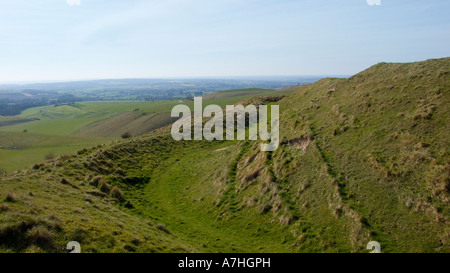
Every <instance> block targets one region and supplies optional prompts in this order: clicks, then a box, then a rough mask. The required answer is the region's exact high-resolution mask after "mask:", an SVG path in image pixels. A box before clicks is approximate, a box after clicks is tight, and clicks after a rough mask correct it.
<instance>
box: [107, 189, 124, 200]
mask: <svg viewBox="0 0 450 273" xmlns="http://www.w3.org/2000/svg"><path fill="white" fill-rule="evenodd" d="M109 194H110V195H111V197H113V198H116V199H117V200H122V199H123V193H122V191H121V190H120V189H119V188H118V187H113V188H112V189H111V192H110V193H109Z"/></svg>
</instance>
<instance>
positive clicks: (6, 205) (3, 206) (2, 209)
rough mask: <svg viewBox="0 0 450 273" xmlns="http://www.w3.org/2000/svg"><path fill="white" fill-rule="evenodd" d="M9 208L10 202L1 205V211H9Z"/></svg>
mask: <svg viewBox="0 0 450 273" xmlns="http://www.w3.org/2000/svg"><path fill="white" fill-rule="evenodd" d="M8 210H9V206H8V204H5V203H3V204H2V205H1V206H0V211H8Z"/></svg>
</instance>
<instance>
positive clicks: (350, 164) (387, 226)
mask: <svg viewBox="0 0 450 273" xmlns="http://www.w3.org/2000/svg"><path fill="white" fill-rule="evenodd" d="M449 71H450V58H446V59H440V60H430V61H427V62H421V63H411V64H378V65H376V66H374V67H372V68H370V69H368V70H366V71H364V72H361V73H359V74H357V75H355V76H353V77H351V78H349V79H323V80H321V81H319V82H317V83H315V84H313V85H309V86H302V87H295V88H293V89H295V92H294V93H293V94H292V95H290V96H288V97H286V98H284V99H282V100H280V101H278V102H276V104H279V105H280V122H281V123H280V133H281V134H280V138H281V140H282V143H281V145H280V148H279V149H278V150H276V151H274V152H261V151H260V149H259V147H260V146H259V144H261V143H260V142H249V141H213V142H208V141H180V142H176V141H174V140H173V139H172V137H171V136H170V132H169V128H162V129H159V130H156V131H154V132H152V133H151V134H148V135H144V136H141V137H136V138H132V139H128V140H117V141H113V142H110V143H108V144H106V145H102V146H100V147H94V148H90V149H83V150H81V151H79V152H78V153H77V155H75V156H62V157H60V158H56V159H53V160H49V161H47V162H46V163H44V164H36V165H35V166H33V169H31V170H26V171H21V172H18V173H15V174H14V173H13V174H6V175H3V176H2V177H1V178H0V214H1V217H2V219H4V221H2V222H1V223H0V251H4V252H41V251H42V252H56V251H55V249H60V248H62V247H64V246H65V244H67V242H68V241H69V240H78V239H79V240H80V241H81V243H82V249H84V252H231V253H235V252H360V253H367V252H368V250H367V249H366V246H367V243H368V242H370V241H378V242H379V243H380V244H381V248H382V252H450V248H449V246H450V244H449V240H450V237H449V234H450V229H449V225H448V221H449V219H448V215H450V206H449V200H450V183H449V181H450V180H449V175H450V173H449V169H450V167H449V164H450V154H449V151H448V147H449V143H448V139H449V138H448V132H449V131H450V128H449V123H448V111H449V101H450V98H449V95H450V88H449V85H448V83H449V82H450V81H449ZM332 84H335V86H336V89H335V90H334V91H333V90H330V87H331V86H332ZM291 90H292V89H291ZM221 99H223V98H221ZM113 187H116V188H115V190H114V191H113V190H112V188H113ZM117 189H120V192H121V194H120V195H119V197H117V196H116V195H117V192H118V190H117ZM30 191H31V192H32V194H30V193H29V192H30ZM112 192H114V194H112ZM2 200H3V203H2ZM46 219H50V220H46ZM38 228H39V229H42V230H40V231H39V232H37V231H36V229H38ZM37 235H40V236H38V237H37V238H36V236H37Z"/></svg>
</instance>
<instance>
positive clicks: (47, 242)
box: [27, 226, 53, 247]
mask: <svg viewBox="0 0 450 273" xmlns="http://www.w3.org/2000/svg"><path fill="white" fill-rule="evenodd" d="M27 239H28V242H29V243H30V244H37V245H42V246H47V247H49V246H52V245H53V243H52V234H51V232H49V231H48V230H47V229H46V228H44V227H41V226H36V227H33V228H32V229H31V230H29V231H28V232H27Z"/></svg>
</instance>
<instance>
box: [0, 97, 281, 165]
mask: <svg viewBox="0 0 450 273" xmlns="http://www.w3.org/2000/svg"><path fill="white" fill-rule="evenodd" d="M287 93H289V92H287V91H285V90H283V91H280V90H266V89H244V90H230V91H223V94H222V92H216V93H211V94H209V95H208V96H211V95H213V97H209V99H208V98H207V99H206V100H205V103H208V104H210V103H215V104H219V105H220V106H222V107H225V106H226V105H227V104H234V103H236V102H238V101H241V100H243V99H246V98H248V97H249V96H255V95H267V94H273V95H275V94H276V95H278V94H287ZM180 103H185V104H187V105H189V106H190V107H192V108H193V102H192V101H186V102H181V101H178V100H177V101H156V102H138V101H97V102H80V103H76V104H75V105H73V106H69V105H62V106H58V107H55V106H53V105H51V106H43V107H35V108H30V109H27V110H25V111H23V113H22V114H21V115H19V116H14V117H0V136H1V135H2V134H3V135H4V137H3V141H5V137H6V134H8V133H17V134H16V135H14V136H17V137H18V136H21V137H19V138H18V139H17V140H16V142H20V141H22V140H21V139H22V136H25V135H23V134H21V133H22V132H24V131H26V132H28V134H27V135H26V136H28V138H27V139H28V140H23V141H22V142H24V143H22V144H21V143H18V144H17V145H25V146H26V147H27V149H26V150H3V151H0V155H1V156H2V158H1V159H0V168H3V169H5V170H7V171H8V172H11V171H15V170H18V169H23V168H25V167H29V166H31V165H32V164H34V163H38V162H40V161H41V160H42V159H43V155H42V154H46V153H49V152H54V153H56V154H57V155H60V154H64V153H73V152H76V151H77V149H81V148H84V147H89V146H92V145H97V144H100V143H107V142H108V141H109V140H110V139H112V138H119V137H120V136H121V135H122V134H124V133H126V132H128V133H130V134H131V135H132V136H140V135H143V134H146V133H148V132H150V131H153V130H155V129H158V128H161V127H164V126H167V125H169V124H171V123H172V122H174V121H175V120H176V119H174V118H171V117H170V112H171V110H172V108H173V107H174V106H175V105H177V104H180ZM136 109H139V111H135V110H136ZM36 135H39V136H43V135H46V136H49V138H48V139H51V141H50V142H49V143H48V144H46V145H41V144H34V145H38V146H33V145H29V144H28V142H29V141H32V140H33V139H34V138H35V136H36ZM54 136H57V137H56V138H55V137H54ZM66 136H70V137H69V138H65V137H66ZM80 137H82V138H80ZM10 138H14V137H12V136H10ZM100 138H104V139H103V140H102V139H100ZM1 141H2V138H1V137H0V145H1V144H2V143H1ZM17 145H16V146H17ZM29 146H30V147H29Z"/></svg>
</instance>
